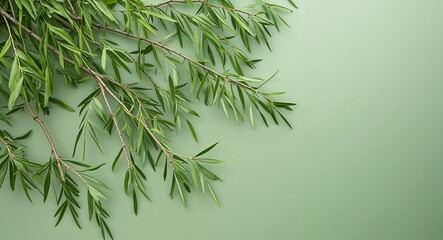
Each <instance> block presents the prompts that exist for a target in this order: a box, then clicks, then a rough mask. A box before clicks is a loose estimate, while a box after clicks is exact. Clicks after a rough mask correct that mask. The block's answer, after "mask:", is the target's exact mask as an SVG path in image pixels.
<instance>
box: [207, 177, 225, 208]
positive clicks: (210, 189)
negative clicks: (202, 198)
mask: <svg viewBox="0 0 443 240" xmlns="http://www.w3.org/2000/svg"><path fill="white" fill-rule="evenodd" d="M206 184H207V185H208V189H209V192H210V193H211V196H212V199H214V202H215V204H217V206H219V207H220V206H221V205H220V201H219V200H218V198H217V195H216V194H215V191H214V189H213V188H212V185H211V184H210V183H209V182H206Z"/></svg>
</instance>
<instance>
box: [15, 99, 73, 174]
mask: <svg viewBox="0 0 443 240" xmlns="http://www.w3.org/2000/svg"><path fill="white" fill-rule="evenodd" d="M23 101H24V102H25V105H26V108H28V110H29V113H30V114H31V116H32V118H33V119H34V121H36V122H37V123H38V125H40V128H41V129H42V130H43V133H44V134H45V136H46V139H47V140H48V143H49V146H50V148H51V152H52V155H53V156H54V158H55V161H56V163H57V168H58V171H59V173H60V178H61V179H62V181H65V173H64V171H63V167H62V162H63V160H62V159H61V157H60V155H59V154H58V152H57V148H56V147H55V143H54V141H53V140H52V137H51V134H50V133H49V130H48V128H46V125H45V123H44V122H43V120H41V119H40V118H39V117H38V116H37V115H36V114H35V112H34V110H32V107H31V105H30V104H29V102H28V100H27V99H26V98H24V97H23Z"/></svg>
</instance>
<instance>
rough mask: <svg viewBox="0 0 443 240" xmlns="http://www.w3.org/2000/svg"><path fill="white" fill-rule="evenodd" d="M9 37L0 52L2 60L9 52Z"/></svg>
mask: <svg viewBox="0 0 443 240" xmlns="http://www.w3.org/2000/svg"><path fill="white" fill-rule="evenodd" d="M11 42H12V41H11V37H9V38H8V40H6V42H5V45H3V48H2V50H1V51H0V58H2V57H3V56H4V55H5V53H6V52H7V51H8V50H9V48H10V47H11Z"/></svg>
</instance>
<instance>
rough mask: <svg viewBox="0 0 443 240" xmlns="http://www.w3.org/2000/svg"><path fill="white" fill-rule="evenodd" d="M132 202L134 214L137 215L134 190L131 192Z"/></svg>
mask: <svg viewBox="0 0 443 240" xmlns="http://www.w3.org/2000/svg"><path fill="white" fill-rule="evenodd" d="M132 202H133V207H134V214H135V215H137V213H138V201H137V194H136V193H135V190H134V191H132Z"/></svg>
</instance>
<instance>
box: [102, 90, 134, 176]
mask: <svg viewBox="0 0 443 240" xmlns="http://www.w3.org/2000/svg"><path fill="white" fill-rule="evenodd" d="M99 86H100V92H101V94H102V96H103V100H104V101H105V104H106V108H107V109H108V111H109V116H110V117H111V118H112V121H113V122H114V126H115V129H116V131H117V134H118V137H119V139H120V143H121V145H122V148H123V151H124V152H125V157H126V161H127V163H128V168H131V167H132V162H131V160H130V158H129V151H128V145H127V144H126V142H125V140H124V139H123V134H122V132H121V130H120V126H119V125H118V122H117V118H116V117H115V114H114V112H113V111H112V108H111V105H110V104H109V101H108V98H107V97H106V92H105V89H104V88H103V86H102V85H101V84H99Z"/></svg>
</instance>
